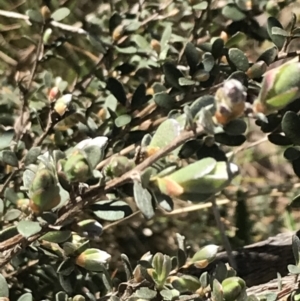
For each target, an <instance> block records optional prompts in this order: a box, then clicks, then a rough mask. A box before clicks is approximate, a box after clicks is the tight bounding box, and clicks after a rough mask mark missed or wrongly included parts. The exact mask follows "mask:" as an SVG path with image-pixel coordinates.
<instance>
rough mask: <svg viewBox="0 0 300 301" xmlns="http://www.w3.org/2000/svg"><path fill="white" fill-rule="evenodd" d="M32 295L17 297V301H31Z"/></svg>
mask: <svg viewBox="0 0 300 301" xmlns="http://www.w3.org/2000/svg"><path fill="white" fill-rule="evenodd" d="M32 300H33V298H32V294H31V293H25V294H23V295H22V296H20V297H19V299H18V301H32Z"/></svg>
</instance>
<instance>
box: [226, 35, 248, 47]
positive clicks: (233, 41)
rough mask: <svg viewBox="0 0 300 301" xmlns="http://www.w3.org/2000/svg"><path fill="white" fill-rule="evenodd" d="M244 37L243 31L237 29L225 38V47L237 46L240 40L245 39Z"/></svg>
mask: <svg viewBox="0 0 300 301" xmlns="http://www.w3.org/2000/svg"><path fill="white" fill-rule="evenodd" d="M246 38H247V36H246V35H245V34H244V33H243V32H241V31H238V32H236V33H235V34H234V35H233V36H231V37H230V38H229V39H228V40H227V42H226V43H225V47H227V48H231V47H233V46H237V45H238V44H239V43H240V42H242V41H244V40H246Z"/></svg>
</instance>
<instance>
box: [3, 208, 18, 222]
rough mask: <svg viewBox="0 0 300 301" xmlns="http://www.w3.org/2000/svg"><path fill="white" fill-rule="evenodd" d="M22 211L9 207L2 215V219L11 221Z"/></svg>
mask: <svg viewBox="0 0 300 301" xmlns="http://www.w3.org/2000/svg"><path fill="white" fill-rule="evenodd" d="M21 213H22V211H20V210H18V209H14V208H12V209H9V210H8V211H7V212H6V213H5V215H4V217H3V218H4V220H5V221H13V220H16V219H18V218H19V216H20V215H21Z"/></svg>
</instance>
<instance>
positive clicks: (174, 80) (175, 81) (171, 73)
mask: <svg viewBox="0 0 300 301" xmlns="http://www.w3.org/2000/svg"><path fill="white" fill-rule="evenodd" d="M163 72H164V74H165V79H166V82H167V83H168V84H169V85H170V86H171V87H173V88H176V89H178V90H182V87H181V86H180V84H179V78H180V77H184V75H183V74H182V72H181V71H179V70H178V69H177V68H176V66H175V65H174V64H173V63H171V62H166V63H164V65H163Z"/></svg>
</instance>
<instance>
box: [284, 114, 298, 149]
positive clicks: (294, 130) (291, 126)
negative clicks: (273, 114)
mask: <svg viewBox="0 0 300 301" xmlns="http://www.w3.org/2000/svg"><path fill="white" fill-rule="evenodd" d="M281 127H282V131H283V132H284V133H285V135H286V137H287V138H289V139H290V140H291V141H292V142H293V144H295V145H300V133H299V128H300V118H299V116H298V115H297V114H296V113H295V112H292V111H288V112H286V113H285V114H284V116H283V118H282V121H281Z"/></svg>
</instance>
